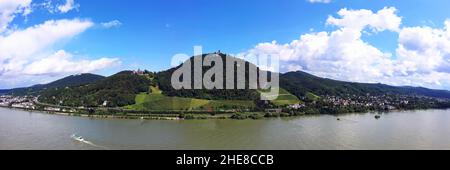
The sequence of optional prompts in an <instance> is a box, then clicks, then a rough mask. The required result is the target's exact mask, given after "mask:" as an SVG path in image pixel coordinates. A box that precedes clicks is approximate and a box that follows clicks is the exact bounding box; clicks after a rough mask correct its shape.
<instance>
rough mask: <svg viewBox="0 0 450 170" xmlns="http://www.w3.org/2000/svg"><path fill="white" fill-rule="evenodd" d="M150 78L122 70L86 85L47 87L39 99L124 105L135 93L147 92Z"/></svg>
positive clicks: (78, 103) (65, 103)
mask: <svg viewBox="0 0 450 170" xmlns="http://www.w3.org/2000/svg"><path fill="white" fill-rule="evenodd" d="M151 79H152V78H151V77H149V75H138V74H135V73H134V72H132V71H122V72H119V73H117V74H115V75H112V76H110V77H107V78H104V79H102V80H99V81H96V82H93V83H90V84H86V85H81V86H74V87H67V88H51V89H47V90H45V91H43V92H42V93H41V97H40V98H39V100H40V101H41V102H44V103H59V104H62V105H65V106H90V107H94V106H99V105H103V104H104V103H105V101H106V103H105V104H106V105H107V106H109V107H117V106H126V105H130V104H134V102H135V100H134V99H135V96H136V94H138V93H140V92H148V90H149V86H150V84H151V83H152V81H151ZM61 102H62V103H61Z"/></svg>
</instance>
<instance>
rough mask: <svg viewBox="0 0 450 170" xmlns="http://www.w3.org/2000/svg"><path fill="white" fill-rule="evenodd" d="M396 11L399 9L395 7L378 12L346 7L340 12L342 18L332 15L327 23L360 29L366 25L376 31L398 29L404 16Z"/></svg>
mask: <svg viewBox="0 0 450 170" xmlns="http://www.w3.org/2000/svg"><path fill="white" fill-rule="evenodd" d="M396 11H397V9H396V8H394V7H390V8H386V7H385V8H383V9H382V10H379V11H378V12H377V13H373V12H372V11H371V10H366V9H361V10H348V9H345V8H344V9H341V10H340V11H339V12H338V15H339V17H340V18H335V17H333V16H330V17H329V18H328V20H327V24H330V25H335V26H339V27H342V28H346V29H355V30H358V31H359V30H362V29H364V28H365V27H369V28H371V29H372V30H374V31H385V30H390V31H398V30H399V26H400V24H401V22H402V18H401V17H399V16H397V15H396Z"/></svg>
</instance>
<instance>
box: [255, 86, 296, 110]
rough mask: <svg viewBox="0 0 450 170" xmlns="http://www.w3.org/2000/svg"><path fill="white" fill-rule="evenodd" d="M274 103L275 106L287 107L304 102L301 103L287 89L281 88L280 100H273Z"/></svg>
mask: <svg viewBox="0 0 450 170" xmlns="http://www.w3.org/2000/svg"><path fill="white" fill-rule="evenodd" d="M259 92H262V91H259ZM272 103H273V104H275V105H276V106H286V105H292V104H299V103H302V101H300V100H299V99H298V97H297V96H294V95H293V94H291V93H289V92H288V91H286V90H285V89H283V88H280V91H279V95H278V98H277V99H276V100H273V101H272Z"/></svg>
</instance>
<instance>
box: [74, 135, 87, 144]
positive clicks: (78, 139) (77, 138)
mask: <svg viewBox="0 0 450 170" xmlns="http://www.w3.org/2000/svg"><path fill="white" fill-rule="evenodd" d="M71 137H72V139H74V140H77V141H79V142H85V141H86V140H84V138H83V137H81V136H77V135H75V134H73V135H72V136H71Z"/></svg>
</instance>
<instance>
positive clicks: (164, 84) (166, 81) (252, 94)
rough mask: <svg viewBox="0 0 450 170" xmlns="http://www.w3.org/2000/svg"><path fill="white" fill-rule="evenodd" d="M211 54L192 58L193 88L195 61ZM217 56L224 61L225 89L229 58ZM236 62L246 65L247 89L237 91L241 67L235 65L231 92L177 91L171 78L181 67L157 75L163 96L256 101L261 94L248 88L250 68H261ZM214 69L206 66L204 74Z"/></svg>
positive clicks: (218, 90) (221, 55)
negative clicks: (233, 85) (239, 68)
mask: <svg viewBox="0 0 450 170" xmlns="http://www.w3.org/2000/svg"><path fill="white" fill-rule="evenodd" d="M207 55H209V54H204V55H201V56H195V57H191V58H190V61H191V68H192V70H191V85H192V87H193V84H194V79H195V77H194V69H193V68H194V59H195V58H198V57H202V61H203V59H204V58H205V57H206V56H207ZM216 55H219V56H220V57H221V59H222V63H223V71H224V73H223V80H224V81H223V88H226V78H227V76H226V73H225V70H226V59H227V57H230V56H227V55H226V54H223V53H218V54H216ZM233 59H235V60H236V61H239V62H242V63H245V76H246V80H245V82H246V89H237V88H236V82H237V70H238V67H241V66H240V65H239V64H235V66H234V71H235V76H234V82H235V88H234V89H232V90H230V89H228V90H224V89H213V90H184V89H183V90H175V89H174V88H173V87H172V84H171V76H172V74H173V73H174V72H175V70H177V69H178V68H180V67H181V65H180V66H178V67H175V68H172V69H169V70H166V71H162V72H159V73H157V74H156V80H157V83H158V86H159V88H160V89H161V90H162V91H163V94H165V95H167V96H179V97H191V98H199V99H214V100H255V99H258V98H259V93H258V92H257V91H256V90H254V89H249V88H248V82H249V81H248V77H249V76H248V75H249V68H250V67H254V68H256V69H258V70H259V68H258V67H257V66H255V65H254V64H252V63H249V62H247V61H244V60H242V59H238V58H233ZM212 67H214V63H213V66H211V67H209V66H204V67H203V74H205V72H206V71H208V70H209V69H210V68H212Z"/></svg>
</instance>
